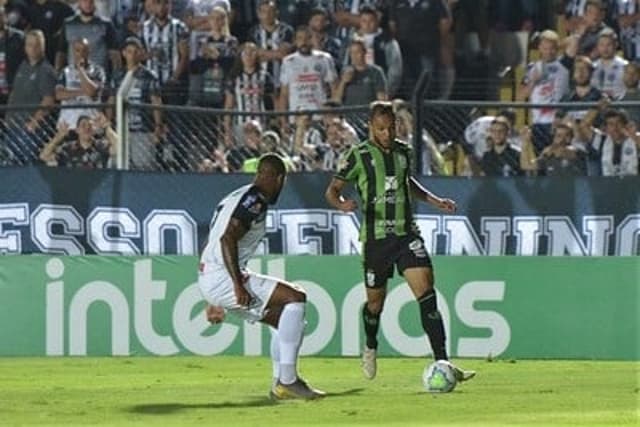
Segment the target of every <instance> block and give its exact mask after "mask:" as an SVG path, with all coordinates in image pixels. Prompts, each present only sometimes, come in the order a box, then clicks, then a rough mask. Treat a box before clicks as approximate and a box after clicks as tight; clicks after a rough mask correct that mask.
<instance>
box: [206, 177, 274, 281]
mask: <svg viewBox="0 0 640 427" xmlns="http://www.w3.org/2000/svg"><path fill="white" fill-rule="evenodd" d="M267 205H268V203H267V200H266V199H265V197H264V196H263V195H262V193H260V192H259V191H258V189H257V188H256V187H255V186H254V185H253V184H248V185H245V186H243V187H240V188H238V189H237V190H235V191H233V192H231V193H229V194H228V195H227V196H226V197H225V198H224V199H222V201H221V202H220V203H219V204H218V206H217V207H216V210H215V212H214V214H213V218H212V219H211V224H210V225H209V227H210V230H209V241H208V242H207V246H206V247H205V248H204V251H203V252H202V257H201V258H200V262H201V263H202V264H203V267H202V268H204V270H205V271H215V272H220V273H222V274H220V276H219V278H220V280H224V279H227V278H228V277H229V274H228V272H227V270H226V267H225V265H224V259H223V257H222V245H221V244H220V238H221V237H222V235H223V234H224V232H225V230H226V229H227V225H228V224H229V222H230V221H231V218H236V219H238V220H239V221H240V222H241V223H242V224H243V225H244V226H245V227H246V228H247V230H249V231H248V232H247V233H246V234H245V235H244V236H242V238H241V239H240V241H239V242H238V265H239V267H240V269H241V270H244V269H245V268H246V266H247V262H249V259H251V257H252V256H253V255H254V253H255V251H256V249H257V247H258V245H259V244H260V241H261V240H262V239H263V238H264V236H265V234H266V216H267Z"/></svg>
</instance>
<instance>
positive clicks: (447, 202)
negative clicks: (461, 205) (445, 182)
mask: <svg viewBox="0 0 640 427" xmlns="http://www.w3.org/2000/svg"><path fill="white" fill-rule="evenodd" d="M435 205H436V206H437V207H438V209H440V210H441V211H444V212H447V213H453V212H455V211H456V209H457V208H458V206H457V205H456V202H454V201H453V200H451V199H440V200H438V201H436V203H435Z"/></svg>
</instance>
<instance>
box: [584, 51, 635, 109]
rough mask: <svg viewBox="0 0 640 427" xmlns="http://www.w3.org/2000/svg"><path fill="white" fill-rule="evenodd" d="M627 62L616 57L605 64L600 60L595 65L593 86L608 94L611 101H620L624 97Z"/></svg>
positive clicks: (592, 77) (592, 78)
mask: <svg viewBox="0 0 640 427" xmlns="http://www.w3.org/2000/svg"><path fill="white" fill-rule="evenodd" d="M626 66H627V61H626V60H624V59H622V58H620V57H619V56H614V57H613V59H612V60H610V61H608V62H607V63H604V62H603V60H601V59H599V60H597V61H596V62H594V63H593V69H594V71H593V75H592V76H591V85H592V86H593V87H595V88H596V89H600V91H601V92H603V93H606V94H607V95H609V97H611V99H619V98H621V97H622V96H624V93H625V91H626V87H625V85H624V80H623V79H624V67H626Z"/></svg>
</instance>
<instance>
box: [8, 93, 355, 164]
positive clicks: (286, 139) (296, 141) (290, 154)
mask: <svg viewBox="0 0 640 427" xmlns="http://www.w3.org/2000/svg"><path fill="white" fill-rule="evenodd" d="M37 111H41V112H42V113H40V114H41V116H42V117H41V119H40V120H38V121H37V125H34V123H35V122H34V121H33V120H31V117H33V116H34V115H35V114H36V112H37ZM0 118H1V120H0V166H28V165H34V164H47V165H50V166H74V167H83V166H84V167H87V168H120V169H129V170H144V171H167V172H238V171H252V170H253V168H255V160H256V159H257V158H258V157H259V156H260V155H261V154H262V153H265V152H268V151H271V152H278V153H279V154H281V155H282V156H284V157H285V158H286V159H287V162H288V163H289V165H290V167H291V168H292V169H293V170H296V171H314V170H333V169H334V168H335V165H336V163H337V158H338V155H339V153H341V152H342V151H343V150H344V149H345V147H347V146H348V145H350V144H353V143H354V142H355V141H357V140H360V139H362V138H364V137H365V135H366V132H367V126H366V122H367V118H368V106H362V107H350V108H335V109H324V110H317V111H308V112H290V113H275V112H270V113H256V114H246V113H241V112H236V111H226V110H216V109H207V108H198V107H179V106H153V105H150V104H141V103H124V105H123V108H122V110H121V112H120V111H118V109H117V108H116V106H115V105H107V104H95V105H91V106H90V107H87V106H86V105H82V106H80V105H72V106H56V107H49V108H42V107H40V106H22V107H20V108H10V107H7V106H2V107H0ZM78 119H81V120H80V121H78ZM114 137H115V139H114ZM83 138H84V140H87V141H90V143H91V144H90V145H87V147H86V149H83V150H79V149H75V150H76V151H75V152H74V153H73V156H72V157H74V159H75V160H74V161H73V162H72V164H70V162H69V157H70V155H71V154H72V153H70V150H71V151H73V150H74V149H73V148H72V146H73V145H74V144H72V143H77V142H78V141H79V140H80V139H83ZM76 145H77V144H76ZM78 150H79V151H80V153H78Z"/></svg>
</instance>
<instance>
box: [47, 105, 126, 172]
mask: <svg viewBox="0 0 640 427" xmlns="http://www.w3.org/2000/svg"><path fill="white" fill-rule="evenodd" d="M75 128H76V130H75V131H71V132H70V129H69V126H68V125H67V124H66V123H63V124H62V125H60V126H59V127H58V132H57V133H56V135H55V136H54V137H53V138H52V139H51V140H50V141H49V143H47V145H45V147H44V148H43V150H42V152H41V153H40V160H42V161H43V162H45V163H46V164H48V165H50V166H61V167H65V166H66V167H72V168H81V169H104V168H106V167H107V166H108V164H109V159H110V158H112V157H115V155H116V149H117V148H116V147H117V145H116V144H117V136H116V134H115V132H114V131H113V129H112V128H111V126H110V125H109V121H108V120H107V118H106V117H105V116H104V114H100V115H98V116H96V119H95V120H92V119H91V118H90V117H89V116H80V117H79V118H78V122H77V123H75ZM96 131H99V132H96Z"/></svg>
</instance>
